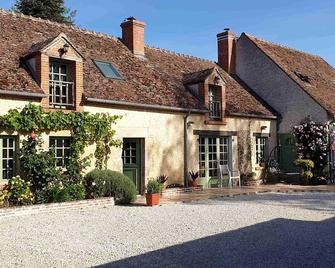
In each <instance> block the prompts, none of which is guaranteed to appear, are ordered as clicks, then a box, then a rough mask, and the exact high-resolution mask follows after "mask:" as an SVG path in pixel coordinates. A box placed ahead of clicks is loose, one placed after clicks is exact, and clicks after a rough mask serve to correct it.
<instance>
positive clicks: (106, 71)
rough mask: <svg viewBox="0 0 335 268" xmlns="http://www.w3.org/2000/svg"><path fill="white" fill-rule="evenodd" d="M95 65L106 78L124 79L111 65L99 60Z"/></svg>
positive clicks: (95, 61)
mask: <svg viewBox="0 0 335 268" xmlns="http://www.w3.org/2000/svg"><path fill="white" fill-rule="evenodd" d="M94 63H95V65H96V66H97V67H98V69H99V70H100V72H101V73H102V74H103V75H104V76H105V77H107V78H112V79H119V80H121V79H123V78H122V76H121V75H120V73H119V72H118V71H117V70H116V69H115V67H114V66H113V65H112V64H111V63H109V62H103V61H98V60H94Z"/></svg>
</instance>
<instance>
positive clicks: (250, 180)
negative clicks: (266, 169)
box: [243, 172, 259, 186]
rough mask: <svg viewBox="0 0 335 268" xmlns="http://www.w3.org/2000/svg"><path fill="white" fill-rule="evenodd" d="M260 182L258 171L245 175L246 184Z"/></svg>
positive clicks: (250, 184) (254, 184)
mask: <svg viewBox="0 0 335 268" xmlns="http://www.w3.org/2000/svg"><path fill="white" fill-rule="evenodd" d="M258 184H259V180H258V179H257V174H256V172H250V173H248V174H246V175H244V176H243V185H244V186H256V185H258Z"/></svg>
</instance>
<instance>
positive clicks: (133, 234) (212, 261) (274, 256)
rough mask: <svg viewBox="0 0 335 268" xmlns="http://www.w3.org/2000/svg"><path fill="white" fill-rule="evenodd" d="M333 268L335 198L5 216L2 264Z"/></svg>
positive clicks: (272, 197) (277, 197)
mask: <svg viewBox="0 0 335 268" xmlns="http://www.w3.org/2000/svg"><path fill="white" fill-rule="evenodd" d="M96 265H102V266H106V267H142V266H143V267H334V266H335V194H326V193H322V194H320V193H310V194H306V193H304V194H261V195H253V196H242V197H235V198H225V199H215V200H208V201H201V202H193V203H188V204H173V205H164V206H160V207H153V208H150V207H120V206H116V207H112V208H91V209H85V210H79V211H63V212H53V213H44V214H39V215H34V216H20V217H12V218H2V219H1V218H0V267H91V266H96Z"/></svg>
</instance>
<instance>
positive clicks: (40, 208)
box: [0, 197, 115, 218]
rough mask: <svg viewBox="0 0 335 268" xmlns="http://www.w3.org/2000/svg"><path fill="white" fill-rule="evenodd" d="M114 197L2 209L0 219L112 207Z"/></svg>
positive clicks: (0, 209)
mask: <svg viewBox="0 0 335 268" xmlns="http://www.w3.org/2000/svg"><path fill="white" fill-rule="evenodd" d="M114 205H115V202H114V198H113V197H105V198H97V199H85V200H80V201H70V202H62V203H48V204H38V205H29V206H17V207H8V208H0V218H2V217H11V216H23V215H33V214H39V213H47V212H53V211H59V210H74V209H75V210H80V209H85V208H90V207H110V206H114Z"/></svg>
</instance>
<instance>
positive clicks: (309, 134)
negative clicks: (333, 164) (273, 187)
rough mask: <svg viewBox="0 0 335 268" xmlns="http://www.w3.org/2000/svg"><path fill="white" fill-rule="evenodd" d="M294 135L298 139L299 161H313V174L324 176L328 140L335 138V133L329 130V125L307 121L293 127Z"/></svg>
mask: <svg viewBox="0 0 335 268" xmlns="http://www.w3.org/2000/svg"><path fill="white" fill-rule="evenodd" d="M293 135H294V136H295V138H296V145H297V153H298V157H299V159H308V160H311V161H312V162H313V163H314V167H313V168H312V171H313V173H314V174H315V175H319V176H320V175H322V171H323V170H324V169H325V167H326V166H327V162H328V152H329V142H328V139H329V137H330V136H334V132H333V131H330V130H329V127H328V125H327V124H320V123H316V122H314V121H312V120H310V119H307V120H305V121H303V122H302V123H301V124H299V125H297V126H294V127H293Z"/></svg>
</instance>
